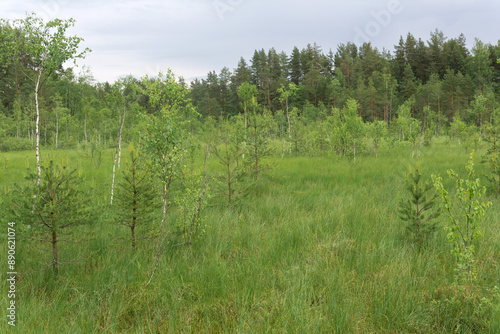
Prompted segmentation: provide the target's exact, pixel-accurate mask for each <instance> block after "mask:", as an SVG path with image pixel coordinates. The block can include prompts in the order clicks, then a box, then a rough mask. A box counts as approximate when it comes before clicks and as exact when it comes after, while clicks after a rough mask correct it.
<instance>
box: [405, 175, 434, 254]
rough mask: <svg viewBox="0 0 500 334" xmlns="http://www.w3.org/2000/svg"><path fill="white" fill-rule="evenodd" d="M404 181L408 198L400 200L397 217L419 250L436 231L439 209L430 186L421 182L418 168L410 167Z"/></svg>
mask: <svg viewBox="0 0 500 334" xmlns="http://www.w3.org/2000/svg"><path fill="white" fill-rule="evenodd" d="M405 180H406V184H405V188H406V190H407V194H408V196H407V197H409V198H406V199H404V200H403V199H402V200H400V202H399V217H400V219H401V220H402V221H405V222H407V223H408V225H407V231H408V233H409V236H410V239H411V240H412V241H413V242H415V243H416V244H417V245H418V247H419V249H421V248H422V246H423V244H424V242H425V240H426V239H428V238H429V237H430V236H431V235H432V234H433V233H434V232H435V230H436V225H437V222H436V221H435V219H436V218H437V217H439V215H440V211H439V209H438V208H436V200H437V198H438V194H437V193H436V192H435V191H432V189H433V187H432V184H429V183H428V182H427V181H425V182H422V173H421V172H420V167H419V166H416V167H415V168H414V169H413V168H412V167H411V166H410V167H409V169H408V174H407V175H406V176H405Z"/></svg>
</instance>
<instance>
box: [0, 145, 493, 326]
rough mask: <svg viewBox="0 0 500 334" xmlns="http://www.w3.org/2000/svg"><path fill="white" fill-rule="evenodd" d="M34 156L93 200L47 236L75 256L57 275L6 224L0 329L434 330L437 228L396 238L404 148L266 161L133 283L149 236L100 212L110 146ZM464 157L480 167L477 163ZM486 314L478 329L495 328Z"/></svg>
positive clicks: (438, 152) (443, 262) (441, 166)
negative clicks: (76, 221)
mask: <svg viewBox="0 0 500 334" xmlns="http://www.w3.org/2000/svg"><path fill="white" fill-rule="evenodd" d="M33 155H34V154H32V152H16V153H8V154H5V153H1V154H0V167H1V168H2V173H1V179H0V190H1V191H2V194H4V193H5V192H7V191H8V190H9V189H11V188H12V183H13V182H20V181H21V180H22V177H23V170H24V169H25V166H26V165H28V164H29V165H30V166H31V167H33V166H34V157H32V156H33ZM46 155H47V156H46V157H45V159H47V157H48V156H52V158H54V159H55V160H56V161H64V162H65V163H69V164H70V166H74V167H77V168H79V169H80V170H81V176H82V177H83V178H84V179H85V182H86V183H87V184H88V185H89V186H93V187H94V188H96V191H95V194H94V197H95V199H94V203H93V205H94V206H95V208H96V210H100V212H99V214H98V215H97V218H96V220H95V221H93V222H91V224H89V225H88V226H82V227H80V228H79V229H78V230H76V231H75V234H76V236H77V238H76V239H78V240H80V241H79V242H77V243H72V244H65V245H64V246H61V256H62V257H64V258H67V259H75V260H77V261H75V262H72V263H68V264H64V265H61V268H60V274H59V277H54V276H53V275H52V273H51V271H50V267H47V264H48V263H49V261H50V254H46V253H45V252H44V251H43V249H42V248H41V246H40V245H39V244H36V243H34V242H33V241H29V240H24V239H22V238H21V236H19V241H18V244H17V250H18V256H19V258H18V263H17V266H18V271H19V280H18V282H17V290H18V296H17V299H18V301H19V303H18V305H19V308H18V312H17V316H18V325H17V327H16V329H15V330H13V328H10V327H8V326H7V325H6V321H2V323H1V325H0V331H1V332H16V331H17V332H20V333H143V332H144V333H238V332H239V333H433V332H436V333H438V332H440V331H439V330H438V329H436V328H433V327H432V322H431V318H432V314H430V311H429V310H430V305H431V302H432V299H433V296H434V294H435V291H437V290H439V289H442V288H444V287H446V286H449V285H450V284H451V283H452V282H453V264H454V261H453V258H452V257H451V253H450V248H449V246H448V244H447V241H446V236H445V234H444V231H442V229H439V231H438V232H437V233H436V235H435V237H434V239H432V240H431V242H430V243H429V245H428V246H427V247H426V248H425V249H424V250H423V251H420V252H419V251H418V250H417V249H416V248H414V247H412V245H410V244H408V242H407V241H405V238H404V230H405V227H404V225H403V223H402V222H401V221H400V220H399V219H398V215H397V203H398V200H399V198H400V196H401V195H402V191H403V174H404V172H405V171H406V170H407V167H408V164H413V163H415V161H416V160H417V159H412V158H411V152H410V151H409V150H408V149H400V148H391V149H390V150H389V149H387V150H386V151H381V152H380V154H379V157H378V159H376V158H375V157H371V156H366V157H359V158H357V159H356V162H355V163H354V162H352V161H347V160H345V159H340V158H338V157H336V156H321V157H285V158H284V159H281V158H275V159H273V161H271V162H273V163H277V167H276V168H275V169H274V170H273V171H272V172H270V173H268V175H267V176H266V178H265V182H262V183H261V184H260V186H259V188H258V189H256V190H253V191H252V192H250V193H249V194H248V196H247V197H245V198H243V199H241V200H240V201H238V202H236V203H235V204H234V205H233V206H231V207H228V206H227V205H226V200H225V198H222V197H217V196H215V197H214V198H213V199H212V202H211V205H209V206H208V207H207V208H206V209H205V211H204V212H203V215H204V216H205V217H206V220H205V224H206V225H207V226H208V228H207V232H206V233H205V234H204V235H203V236H202V237H201V238H200V239H199V240H197V242H196V243H195V244H193V245H192V246H191V247H177V248H173V249H170V250H169V251H168V252H167V253H166V254H164V256H163V257H162V258H161V264H160V267H159V270H158V272H157V273H156V275H155V277H154V279H153V281H152V283H151V284H150V285H149V286H147V287H145V283H146V281H147V278H148V270H150V268H151V265H152V263H153V256H154V243H153V242H152V241H151V240H139V242H138V247H137V250H136V251H135V252H134V251H132V250H131V248H130V245H129V243H128V239H126V238H127V237H128V233H129V232H128V230H126V229H124V228H122V227H120V226H118V225H115V224H112V223H111V216H112V212H111V211H110V210H109V206H108V204H107V203H108V201H109V191H110V186H111V172H112V152H111V151H109V152H108V151H106V152H105V153H104V158H103V161H102V164H101V166H100V167H99V168H96V167H95V165H94V164H93V163H92V162H90V159H89V158H88V157H86V156H85V155H84V154H82V153H81V152H80V153H79V152H78V151H56V152H50V153H46ZM42 158H43V156H42ZM418 160H419V161H420V163H421V165H422V172H423V175H424V176H425V177H428V178H430V174H431V173H435V174H438V173H439V174H442V175H445V173H446V169H448V168H453V169H455V170H456V171H459V172H462V171H463V166H464V165H465V162H466V160H467V154H466V153H465V152H464V151H463V149H461V148H459V147H456V146H449V144H445V143H440V144H436V145H434V146H432V147H430V148H424V149H423V151H422V154H421V156H420V158H419V159H418ZM2 161H7V162H6V164H5V166H4V165H3V162H2ZM214 168H218V167H214ZM477 168H478V175H480V173H481V171H482V168H483V166H481V165H480V164H479V163H477ZM448 186H449V187H450V189H451V187H452V184H451V183H448ZM2 196H5V195H2ZM492 200H493V202H494V205H493V207H492V208H491V209H490V210H489V211H488V214H487V218H486V220H485V221H484V223H483V225H482V226H481V230H482V231H483V232H484V237H483V238H482V239H481V240H480V245H478V248H477V249H478V259H479V261H478V272H479V281H480V284H481V286H483V287H484V288H489V287H493V286H495V285H499V282H500V270H499V269H500V263H499V257H498V254H500V238H499V237H498V236H499V235H500V226H499V224H498V221H499V213H500V209H499V206H498V200H497V199H495V198H492ZM441 220H442V221H443V222H444V220H445V218H444V217H442V218H441ZM2 223H4V224H3V225H5V221H2ZM154 223H157V222H152V224H154ZM441 226H442V225H441ZM5 230H6V229H5ZM1 245H2V248H1V249H4V250H6V242H5V238H3V239H2V241H1ZM4 254H6V251H5V252H4ZM4 263H5V262H4ZM4 272H7V270H4ZM3 282H4V283H2V284H3V287H4V290H3V291H6V287H7V285H6V283H5V281H3ZM6 303H7V298H6V293H4V294H3V295H2V305H6ZM3 309H5V308H3ZM496 312H497V313H496V314H493V315H492V316H491V319H490V331H491V332H492V333H494V332H495V329H496V330H498V329H499V328H500V312H499V310H498V309H497V311H496ZM4 319H5V318H4Z"/></svg>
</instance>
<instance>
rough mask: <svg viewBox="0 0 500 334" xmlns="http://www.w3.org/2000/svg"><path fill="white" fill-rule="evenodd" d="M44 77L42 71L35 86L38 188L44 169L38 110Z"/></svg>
mask: <svg viewBox="0 0 500 334" xmlns="http://www.w3.org/2000/svg"><path fill="white" fill-rule="evenodd" d="M41 77H42V71H39V72H38V77H37V78H36V84H35V112H36V122H35V136H36V139H35V154H36V169H37V171H38V179H37V181H36V184H37V186H39V185H40V181H41V179H42V169H41V168H40V129H39V125H38V124H39V122H40V110H39V108H38V90H39V88H40V78H41Z"/></svg>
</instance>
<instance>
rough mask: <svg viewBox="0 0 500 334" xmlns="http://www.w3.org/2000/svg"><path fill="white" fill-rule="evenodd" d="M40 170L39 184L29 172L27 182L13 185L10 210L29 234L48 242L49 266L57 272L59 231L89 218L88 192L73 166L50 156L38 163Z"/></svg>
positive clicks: (88, 220) (61, 234) (60, 234)
mask: <svg viewBox="0 0 500 334" xmlns="http://www.w3.org/2000/svg"><path fill="white" fill-rule="evenodd" d="M42 171H43V174H42V179H41V182H40V185H39V186H37V178H38V177H37V175H36V174H34V173H29V175H28V177H27V179H28V184H27V185H26V186H18V187H17V189H16V190H15V191H14V193H13V199H12V204H13V205H12V207H11V211H12V213H13V214H14V216H15V219H16V220H17V221H19V222H21V223H22V224H24V226H25V227H27V228H28V229H27V231H29V233H28V235H29V236H30V237H31V238H34V240H39V241H42V242H48V243H50V244H51V245H52V256H53V258H52V267H53V270H54V272H55V273H56V274H57V273H58V271H59V262H60V260H59V250H58V243H59V241H60V239H61V238H62V237H63V236H65V238H66V237H67V235H65V234H63V233H64V231H66V230H67V229H71V228H72V227H75V226H77V225H80V224H84V223H89V222H90V207H89V195H90V194H89V193H88V191H86V190H84V189H82V187H81V177H80V176H79V175H77V174H78V173H77V170H76V169H73V170H69V169H68V168H67V167H65V166H63V167H61V166H59V165H55V164H54V161H52V160H51V161H50V162H49V164H48V165H46V166H42ZM75 241H78V237H76V239H75Z"/></svg>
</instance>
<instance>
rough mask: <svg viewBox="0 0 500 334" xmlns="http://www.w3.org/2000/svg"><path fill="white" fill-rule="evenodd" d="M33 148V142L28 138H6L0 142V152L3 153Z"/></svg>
mask: <svg viewBox="0 0 500 334" xmlns="http://www.w3.org/2000/svg"><path fill="white" fill-rule="evenodd" d="M32 148H33V146H32V144H31V141H30V140H29V139H27V138H19V137H17V138H16V137H4V138H3V139H2V140H1V141H0V151H2V152H9V151H24V150H31V149H32Z"/></svg>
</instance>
